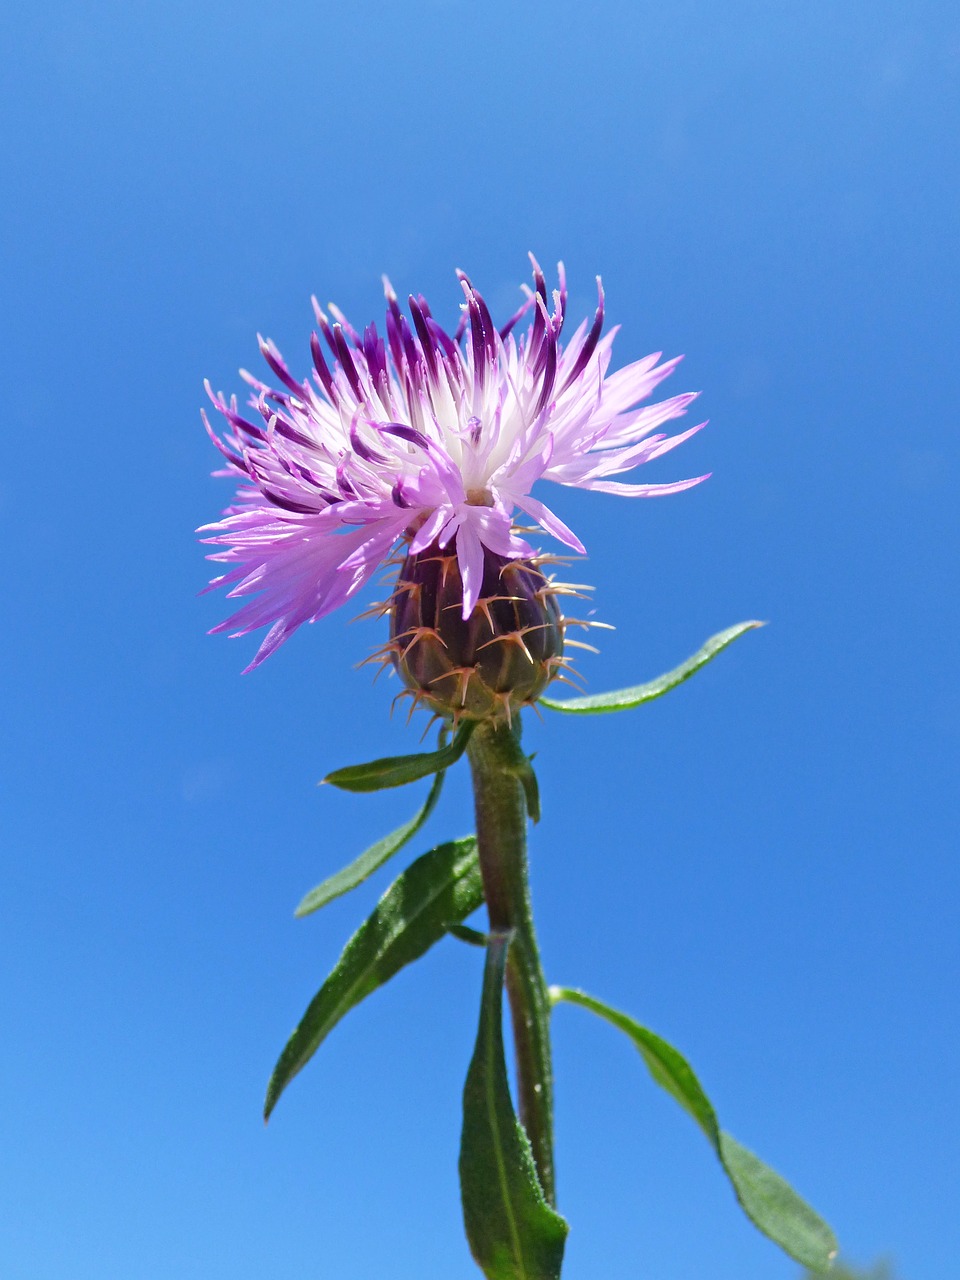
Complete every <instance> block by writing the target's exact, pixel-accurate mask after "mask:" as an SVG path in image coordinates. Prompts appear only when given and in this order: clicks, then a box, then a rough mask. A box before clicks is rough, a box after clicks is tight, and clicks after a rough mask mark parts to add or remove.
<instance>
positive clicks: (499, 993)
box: [460, 933, 567, 1280]
mask: <svg viewBox="0 0 960 1280" xmlns="http://www.w3.org/2000/svg"><path fill="white" fill-rule="evenodd" d="M510 936H511V935H510V934H504V933H497V934H492V935H491V937H490V941H489V944H488V946H487V960H486V965H485V967H484V974H483V996H482V999H481V1002H480V1027H479V1030H478V1032H477V1043H476V1048H475V1049H474V1053H473V1059H472V1061H471V1063H470V1069H469V1071H468V1072H467V1079H466V1084H465V1085H464V1089H463V1133H462V1137H461V1142H460V1191H461V1195H462V1198H463V1219H464V1225H465V1226H466V1231H467V1240H468V1242H469V1244H470V1250H471V1252H472V1253H473V1256H474V1259H475V1260H476V1262H477V1265H478V1266H479V1267H480V1269H481V1271H483V1273H484V1275H485V1276H486V1277H487V1280H557V1277H558V1276H559V1275H560V1264H561V1262H562V1261H563V1246H564V1241H565V1240H566V1236H567V1224H566V1222H565V1221H564V1220H563V1218H561V1217H560V1215H559V1214H558V1213H556V1212H555V1210H553V1209H551V1208H550V1206H549V1205H548V1204H547V1202H546V1200H545V1199H544V1195H543V1190H542V1189H541V1186H540V1182H539V1179H538V1178H537V1171H536V1168H535V1166H534V1162H533V1154H532V1152H531V1150H530V1143H529V1141H528V1139H527V1135H526V1133H525V1132H524V1130H523V1127H522V1125H521V1124H520V1122H519V1120H518V1119H517V1117H516V1114H515V1113H514V1110H513V1101H512V1099H511V1097H510V1086H509V1084H508V1082H507V1068H506V1063H505V1062H504V1057H503V975H504V967H505V965H506V960H507V949H508V947H509V945H510Z"/></svg>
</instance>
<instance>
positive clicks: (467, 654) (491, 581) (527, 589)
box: [389, 543, 566, 720]
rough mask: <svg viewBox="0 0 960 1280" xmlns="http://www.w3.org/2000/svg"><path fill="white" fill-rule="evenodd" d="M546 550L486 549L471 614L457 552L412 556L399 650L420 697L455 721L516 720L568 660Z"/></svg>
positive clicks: (394, 649)
mask: <svg viewBox="0 0 960 1280" xmlns="http://www.w3.org/2000/svg"><path fill="white" fill-rule="evenodd" d="M540 563H542V561H540V562H538V560H537V559H533V560H521V559H508V558H507V557H505V556H500V555H495V554H494V553H493V552H492V551H489V550H488V551H485V552H484V560H483V582H482V586H481V589H480V596H479V599H478V600H477V603H476V606H475V608H474V610H473V612H472V613H471V615H470V617H469V618H466V619H465V618H464V617H463V582H462V580H461V577H460V568H459V565H458V562H457V556H456V554H455V552H454V551H453V550H452V549H451V550H450V551H445V550H441V549H440V547H438V546H437V544H436V543H433V544H432V545H431V546H429V547H428V548H427V549H426V550H425V551H422V552H420V553H418V554H415V555H408V556H407V557H406V559H405V560H404V562H403V565H402V567H401V569H400V573H399V576H398V578H397V585H396V588H395V590H394V594H393V600H392V603H391V609H390V646H389V653H390V658H391V660H392V662H393V664H394V666H395V667H396V669H397V671H398V672H399V674H400V676H401V678H402V680H403V682H404V684H405V685H406V686H407V689H408V690H409V691H410V692H411V693H412V695H413V698H414V701H415V703H416V704H418V705H419V704H420V703H423V704H425V705H426V706H428V707H430V708H431V709H432V710H433V711H436V712H437V713H438V714H439V715H441V716H444V717H447V716H453V718H454V719H455V720H461V719H467V720H494V719H507V720H509V719H510V717H511V715H512V714H513V713H514V712H515V711H518V710H519V709H520V708H521V707H523V706H529V705H531V704H532V703H534V702H535V701H536V700H537V698H538V697H539V696H540V694H541V693H542V692H543V690H544V689H545V688H546V686H547V684H548V683H549V682H550V681H551V680H552V679H553V677H554V676H555V675H556V674H557V672H558V670H559V668H560V667H562V666H563V665H564V658H563V641H564V631H565V629H566V622H565V621H564V618H563V616H562V615H561V613H560V607H559V604H558V602H557V596H558V590H557V589H556V588H555V587H554V585H553V583H552V582H551V580H550V579H549V578H547V577H546V576H545V574H544V573H543V572H542V570H541V568H540Z"/></svg>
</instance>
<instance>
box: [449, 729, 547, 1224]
mask: <svg viewBox="0 0 960 1280" xmlns="http://www.w3.org/2000/svg"><path fill="white" fill-rule="evenodd" d="M467 751H468V754H469V757H470V766H471V769H472V772H473V791H474V799H475V803H476V812H477V843H478V852H479V857H480V870H481V873H482V875H483V887H484V894H485V897H486V900H487V909H488V911H489V913H490V928H491V930H497V931H501V930H510V931H511V932H512V933H513V941H512V942H511V945H510V955H509V958H508V961H507V995H508V997H509V1000H510V1013H511V1018H512V1022H513V1038H514V1046H515V1050H516V1062H517V1102H518V1106H519V1112H520V1122H521V1124H522V1125H523V1127H524V1129H525V1130H526V1133H527V1137H528V1138H529V1139H530V1146H531V1148H532V1150H533V1158H534V1162H535V1164H536V1166H537V1172H538V1174H539V1176H540V1185H541V1187H542V1188H543V1194H544V1196H545V1198H546V1200H547V1202H548V1203H549V1204H551V1205H555V1203H556V1186H555V1179H554V1169H553V1069H552V1065H551V1058H550V1001H549V997H548V995H547V984H546V981H545V979H544V976H543V969H542V967H541V964H540V951H539V948H538V946H537V938H536V934H535V932H534V928H533V912H532V909H531V905H530V884H529V879H528V875H527V805H526V800H525V796H524V789H523V785H522V782H521V778H522V777H523V776H524V772H525V771H527V772H529V763H528V762H527V760H526V757H525V756H524V755H523V752H522V750H521V748H520V742H519V725H518V727H517V729H516V730H514V729H511V728H510V727H508V726H507V725H505V724H493V723H489V722H484V723H482V724H480V725H479V726H478V727H477V729H476V730H475V732H474V734H473V736H472V737H471V739H470V745H469V747H468V748H467Z"/></svg>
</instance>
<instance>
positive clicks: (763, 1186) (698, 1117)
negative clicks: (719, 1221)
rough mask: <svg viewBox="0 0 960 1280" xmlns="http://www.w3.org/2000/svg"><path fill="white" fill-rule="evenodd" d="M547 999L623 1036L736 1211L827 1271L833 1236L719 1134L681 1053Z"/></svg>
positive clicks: (585, 1004) (557, 993)
mask: <svg viewBox="0 0 960 1280" xmlns="http://www.w3.org/2000/svg"><path fill="white" fill-rule="evenodd" d="M550 999H551V1001H552V1003H553V1004H557V1003H558V1002H559V1001H561V1000H563V1001H566V1002H567V1003H569V1004H578V1005H580V1006H581V1007H582V1008H584V1009H589V1010H590V1012H591V1013H595V1014H597V1015H598V1016H599V1017H601V1018H604V1019H606V1021H607V1022H610V1023H612V1024H613V1025H614V1026H615V1027H618V1028H619V1029H620V1030H621V1031H623V1032H625V1034H626V1035H628V1036H629V1037H630V1039H631V1040H632V1041H633V1043H634V1045H635V1046H636V1048H637V1049H638V1050H639V1051H640V1054H641V1056H642V1057H643V1060H644V1062H645V1063H646V1066H647V1070H648V1071H649V1072H650V1074H651V1076H653V1078H654V1080H655V1081H656V1082H657V1084H659V1085H660V1086H661V1088H663V1089H666V1091H667V1092H668V1093H669V1094H670V1095H671V1096H672V1097H673V1098H674V1099H675V1100H676V1101H677V1102H679V1103H680V1105H681V1106H682V1107H683V1109H684V1110H685V1111H686V1112H687V1113H688V1114H689V1115H691V1116H692V1117H693V1119H694V1120H695V1121H696V1122H697V1124H698V1125H699V1126H700V1128H701V1129H702V1130H703V1132H704V1134H705V1135H706V1137H707V1139H708V1140H709V1142H710V1145H711V1146H712V1147H713V1149H714V1151H715V1152H716V1154H717V1158H718V1159H719V1161H720V1163H721V1165H722V1166H723V1168H724V1171H725V1172H726V1174H727V1177H728V1178H729V1179H730V1181H731V1183H732V1184H733V1189H734V1192H735V1193H736V1197H737V1199H738V1200H739V1202H740V1206H741V1208H742V1209H743V1211H744V1213H746V1215H747V1217H748V1218H749V1219H750V1220H751V1222H752V1223H753V1224H754V1226H756V1227H759V1229H760V1230H761V1231H762V1232H763V1233H764V1235H766V1236H769V1237H770V1239H771V1240H773V1241H774V1242H775V1243H776V1244H778V1245H779V1246H780V1247H781V1249H783V1250H784V1252H785V1253H788V1254H789V1255H790V1257H791V1258H795V1259H796V1261H797V1262H800V1263H802V1264H803V1265H804V1266H805V1267H809V1268H810V1269H811V1270H812V1271H817V1272H823V1271H827V1270H829V1267H830V1263H831V1260H832V1259H833V1257H834V1256H835V1254H836V1252H837V1241H836V1238H835V1237H834V1234H833V1232H832V1231H831V1230H830V1228H829V1227H828V1226H827V1224H826V1223H825V1222H824V1221H823V1219H822V1218H820V1217H818V1215H817V1214H816V1213H814V1211H813V1209H811V1208H810V1206H809V1205H808V1204H807V1203H806V1201H805V1200H801V1198H800V1197H799V1196H798V1195H797V1193H796V1192H795V1191H794V1190H793V1188H792V1187H791V1186H790V1185H789V1183H787V1182H785V1181H784V1179H783V1178H781V1177H780V1175H779V1174H778V1173H775V1172H774V1171H773V1169H771V1168H770V1167H769V1166H768V1165H765V1164H764V1163H763V1161H762V1160H758V1159H757V1157H756V1156H755V1155H753V1153H752V1152H750V1151H748V1150H747V1149H746V1147H743V1146H741V1145H740V1143H739V1142H737V1140H736V1139H735V1138H733V1137H731V1136H730V1134H729V1133H725V1132H723V1131H722V1130H721V1129H720V1126H719V1125H718V1123H717V1117H716V1113H715V1112H714V1109H713V1106H712V1104H711V1103H710V1100H709V1098H708V1097H707V1095H706V1094H705V1093H704V1091H703V1089H702V1088H701V1086H700V1082H699V1080H698V1079H697V1077H696V1076H695V1075H694V1072H693V1068H692V1067H691V1066H690V1064H689V1062H687V1060H686V1058H684V1057H683V1055H682V1054H681V1053H679V1052H678V1051H677V1050H676V1049H674V1047H673V1046H672V1045H670V1044H668V1043H667V1042H666V1040H663V1039H661V1037H660V1036H658V1035H656V1034H655V1033H654V1032H653V1031H650V1030H649V1029H648V1028H647V1027H642V1026H641V1025H640V1024H639V1023H638V1022H635V1021H634V1020H633V1018H630V1017H628V1016H627V1014H625V1013H621V1012H620V1011H619V1010H618V1009H613V1008H611V1006H610V1005H607V1004H603V1003H602V1001H600V1000H595V999H594V998H593V997H592V996H588V995H587V994H586V993H585V992H583V991H576V990H574V989H572V988H570V987H551V988H550Z"/></svg>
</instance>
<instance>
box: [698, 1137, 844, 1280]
mask: <svg viewBox="0 0 960 1280" xmlns="http://www.w3.org/2000/svg"><path fill="white" fill-rule="evenodd" d="M720 1149H721V1156H720V1158H721V1160H722V1161H723V1167H724V1168H725V1169H726V1171H727V1173H728V1174H729V1175H730V1181H731V1182H732V1183H733V1185H734V1188H735V1189H736V1192H737V1199H738V1200H739V1201H740V1204H741V1207H742V1208H743V1211H744V1213H745V1214H746V1215H747V1217H748V1218H749V1219H750V1220H751V1222H752V1223H753V1224H754V1226H757V1227H759V1228H760V1230H761V1231H762V1232H763V1233H764V1235H768V1236H769V1237H770V1239H771V1240H775V1241H776V1242H777V1244H778V1245H780V1247H781V1249H783V1250H784V1251H785V1252H786V1253H789V1255H790V1257H791V1258H796V1260H797V1262H802V1263H803V1265H804V1266H805V1267H809V1269H810V1270H811V1271H816V1272H819V1273H820V1274H822V1273H824V1272H826V1271H829V1269H830V1263H831V1262H832V1261H833V1259H834V1257H835V1256H836V1252H837V1241H836V1237H835V1236H834V1234H833V1232H832V1231H831V1230H830V1228H829V1227H828V1226H827V1224H826V1223H825V1222H824V1221H823V1219H822V1218H820V1217H818V1216H817V1214H816V1213H814V1211H813V1209H811V1208H810V1206H809V1205H808V1204H807V1202H806V1201H805V1200H801V1199H800V1197H799V1196H798V1195H797V1193H796V1192H795V1191H794V1189H793V1187H791V1186H790V1184H789V1182H786V1181H784V1179H783V1178H781V1177H780V1175H779V1173H776V1172H775V1171H774V1170H773V1169H771V1168H770V1166H769V1165H766V1164H764V1163H763V1161H762V1160H758V1159H757V1157H756V1156H755V1155H754V1154H753V1152H752V1151H748V1150H747V1148H746V1147H744V1146H741V1145H740V1143H739V1142H737V1140H736V1138H734V1137H733V1136H732V1135H731V1134H729V1133H721V1134H720Z"/></svg>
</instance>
